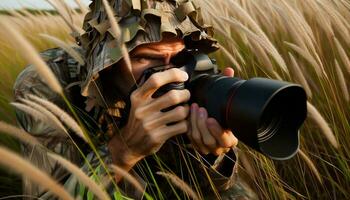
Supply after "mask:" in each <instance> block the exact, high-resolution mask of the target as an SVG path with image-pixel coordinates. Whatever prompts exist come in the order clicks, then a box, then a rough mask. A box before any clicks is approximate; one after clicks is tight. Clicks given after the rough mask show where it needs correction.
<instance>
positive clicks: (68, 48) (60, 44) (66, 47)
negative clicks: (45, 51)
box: [40, 34, 85, 66]
mask: <svg viewBox="0 0 350 200" xmlns="http://www.w3.org/2000/svg"><path fill="white" fill-rule="evenodd" d="M40 36H42V37H43V38H45V39H48V40H49V41H51V42H53V43H54V44H55V45H57V46H58V47H61V48H62V49H63V50H64V51H66V52H67V53H68V54H69V55H70V56H72V58H74V59H75V60H76V61H78V63H79V65H82V66H83V65H85V61H84V59H83V58H82V57H81V55H80V54H79V53H78V52H77V51H76V50H75V49H73V47H72V46H70V45H68V44H67V43H65V42H64V41H62V40H60V39H58V38H56V37H54V36H51V35H47V34H40Z"/></svg>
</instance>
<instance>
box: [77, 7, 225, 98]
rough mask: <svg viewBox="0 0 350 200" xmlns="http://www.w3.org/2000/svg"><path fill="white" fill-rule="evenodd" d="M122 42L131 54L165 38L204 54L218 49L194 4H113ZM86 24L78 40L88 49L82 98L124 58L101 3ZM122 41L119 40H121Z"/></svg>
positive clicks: (209, 29)
mask: <svg viewBox="0 0 350 200" xmlns="http://www.w3.org/2000/svg"><path fill="white" fill-rule="evenodd" d="M109 2H110V5H111V6H112V8H114V12H115V18H116V19H117V21H118V23H119V25H120V28H121V31H122V39H121V41H123V42H124V43H125V44H126V46H127V48H128V51H129V52H130V51H131V50H133V49H134V48H135V47H137V46H139V45H141V44H145V43H152V42H159V41H161V40H162V38H163V37H179V38H183V39H184V41H185V44H186V46H187V48H198V49H200V50H202V51H203V52H205V53H210V52H213V51H215V50H217V49H218V47H217V45H216V40H214V39H213V38H212V36H213V30H212V28H211V26H208V25H205V24H204V23H203V20H202V17H201V15H200V8H199V7H198V5H197V4H196V3H195V2H194V1H191V0H112V1H109ZM90 9H91V11H90V12H89V13H88V14H87V15H86V17H85V20H84V26H83V28H84V30H85V33H84V34H82V36H81V37H80V38H79V40H80V43H81V45H82V46H83V47H84V49H86V50H87V51H86V59H87V69H86V71H85V76H86V77H85V81H84V82H83V83H82V94H83V95H84V96H89V95H90V93H91V92H92V90H91V87H90V82H91V81H92V80H96V79H97V78H98V77H99V72H100V71H101V70H103V69H105V68H107V67H109V66H111V65H113V64H115V63H117V62H118V61H119V60H120V59H121V58H122V54H121V51H120V48H119V43H118V40H117V38H116V35H114V33H113V32H112V31H111V27H110V23H109V21H108V18H107V14H106V12H105V10H104V7H103V4H102V0H95V1H93V2H92V3H91V5H90ZM118 39H119V38H118Z"/></svg>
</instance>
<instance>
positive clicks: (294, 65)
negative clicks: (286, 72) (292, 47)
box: [288, 53, 312, 97]
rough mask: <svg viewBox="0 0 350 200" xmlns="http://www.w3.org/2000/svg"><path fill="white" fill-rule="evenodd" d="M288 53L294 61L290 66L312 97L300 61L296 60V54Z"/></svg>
mask: <svg viewBox="0 0 350 200" xmlns="http://www.w3.org/2000/svg"><path fill="white" fill-rule="evenodd" d="M288 54H289V58H290V60H291V61H292V64H291V65H289V66H290V68H291V71H292V73H293V74H294V75H295V79H296V80H297V81H298V82H299V83H300V84H301V85H302V86H303V87H304V89H305V91H306V93H307V95H308V96H309V97H312V92H311V89H310V87H309V84H308V83H307V81H306V79H305V77H304V75H303V73H302V71H301V69H300V67H299V65H298V62H297V61H296V60H295V58H294V56H293V55H292V54H291V53H288Z"/></svg>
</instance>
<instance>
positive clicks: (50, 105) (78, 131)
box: [28, 95, 88, 142]
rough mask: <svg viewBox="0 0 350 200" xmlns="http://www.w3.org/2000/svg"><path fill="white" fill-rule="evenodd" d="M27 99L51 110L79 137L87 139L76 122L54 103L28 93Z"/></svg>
mask: <svg viewBox="0 0 350 200" xmlns="http://www.w3.org/2000/svg"><path fill="white" fill-rule="evenodd" d="M28 97H29V99H31V100H33V101H35V102H37V103H39V104H41V105H42V106H44V107H45V108H47V109H48V110H49V111H51V112H52V113H53V114H55V115H56V116H57V117H58V118H59V119H60V120H61V121H62V122H63V123H64V124H65V125H66V126H68V128H70V129H71V130H72V131H73V132H75V133H76V134H77V135H78V136H79V137H81V138H82V139H83V140H84V141H85V142H87V141H88V140H87V139H86V138H85V136H84V132H83V130H82V129H81V128H80V126H79V125H78V123H77V122H76V121H75V120H74V119H73V118H72V117H71V116H70V115H69V114H67V113H66V112H64V111H63V110H62V109H61V108H59V107H58V106H57V105H55V104H54V103H52V102H50V101H48V100H45V99H42V98H39V97H37V96H34V95H28Z"/></svg>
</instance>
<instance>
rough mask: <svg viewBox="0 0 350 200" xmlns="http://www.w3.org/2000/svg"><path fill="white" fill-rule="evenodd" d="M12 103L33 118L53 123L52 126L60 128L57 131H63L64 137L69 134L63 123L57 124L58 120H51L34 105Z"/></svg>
mask: <svg viewBox="0 0 350 200" xmlns="http://www.w3.org/2000/svg"><path fill="white" fill-rule="evenodd" d="M10 104H11V105H12V106H14V107H15V108H17V109H18V110H21V111H23V112H25V113H26V114H28V115H30V116H31V117H33V119H36V120H40V121H42V122H46V123H47V124H49V125H51V126H52V128H54V129H58V130H60V131H57V132H59V133H61V132H63V134H62V136H64V137H66V136H67V135H66V134H64V132H65V131H66V130H65V129H64V127H63V126H62V124H61V123H59V122H58V124H56V121H52V120H49V119H48V118H47V117H48V116H46V115H45V113H42V112H41V111H40V110H36V109H35V108H34V107H31V106H28V105H25V104H22V103H16V102H12V103H10ZM62 128H63V129H62Z"/></svg>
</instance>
